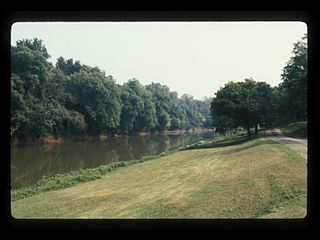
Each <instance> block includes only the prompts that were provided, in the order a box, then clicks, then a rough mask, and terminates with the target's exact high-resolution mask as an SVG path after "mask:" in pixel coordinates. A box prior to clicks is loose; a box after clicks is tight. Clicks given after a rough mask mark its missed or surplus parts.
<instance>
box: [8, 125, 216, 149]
mask: <svg viewBox="0 0 320 240" xmlns="http://www.w3.org/2000/svg"><path fill="white" fill-rule="evenodd" d="M200 132H213V130H212V129H208V128H195V129H189V130H185V129H179V130H170V131H169V130H167V131H155V132H138V133H135V134H132V135H129V134H112V135H106V134H101V135H99V136H80V137H55V136H45V137H42V138H40V139H38V140H34V139H26V140H23V141H22V140H19V139H17V138H15V139H11V145H12V146H18V145H46V144H57V143H61V142H64V141H80V142H92V141H106V140H108V139H115V138H128V137H133V136H149V135H181V134H188V133H200Z"/></svg>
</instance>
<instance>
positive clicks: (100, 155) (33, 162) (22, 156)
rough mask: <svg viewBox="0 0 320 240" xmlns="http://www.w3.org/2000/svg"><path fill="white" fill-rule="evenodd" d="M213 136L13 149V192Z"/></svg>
mask: <svg viewBox="0 0 320 240" xmlns="http://www.w3.org/2000/svg"><path fill="white" fill-rule="evenodd" d="M211 136H212V135H211V133H193V134H183V135H149V136H134V137H126V138H113V139H108V140H106V141H95V142H72V141H66V142H63V143H60V144H55V145H43V146H19V147H11V186H12V188H13V189H15V188H20V187H24V186H28V185H31V184H34V183H36V182H37V181H38V180H39V179H41V178H42V177H43V176H47V177H49V176H52V175H54V174H56V173H64V172H68V171H72V170H79V169H85V168H93V167H97V166H99V165H101V164H106V163H110V162H114V161H126V160H131V159H139V158H141V157H142V156H146V155H155V154H159V153H161V152H167V151H169V150H172V149H177V148H179V147H181V146H186V145H188V144H191V143H195V142H197V141H199V140H200V139H204V138H208V137H211Z"/></svg>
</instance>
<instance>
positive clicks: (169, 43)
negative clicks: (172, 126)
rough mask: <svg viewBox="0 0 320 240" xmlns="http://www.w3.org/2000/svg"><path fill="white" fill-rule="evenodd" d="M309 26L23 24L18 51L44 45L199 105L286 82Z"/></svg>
mask: <svg viewBox="0 0 320 240" xmlns="http://www.w3.org/2000/svg"><path fill="white" fill-rule="evenodd" d="M305 33H307V25H306V24H305V23H303V22H41V23H40V22H32V23H31V22H23V23H22V22H20V23H19V22H18V23H14V24H13V25H12V31H11V44H12V45H13V46H14V45H16V41H18V40H22V39H32V38H39V39H42V40H43V42H44V44H45V46H46V48H47V50H48V52H49V54H50V55H51V58H50V59H49V61H50V62H52V63H53V64H55V63H56V61H57V58H59V57H60V56H62V57H64V58H66V59H69V58H73V59H74V60H79V61H80V62H81V63H82V64H86V65H90V66H93V67H94V66H98V67H99V68H100V69H102V70H104V71H105V72H106V74H107V75H112V76H113V77H114V78H115V80H116V82H117V83H119V84H123V83H124V82H126V81H128V80H129V79H132V78H136V79H138V80H139V81H140V83H142V84H144V85H146V84H150V83H151V82H159V83H161V84H165V85H167V86H168V87H170V89H171V91H176V92H178V94H179V96H181V95H182V94H184V93H187V94H190V95H192V96H193V97H194V98H196V99H203V98H204V97H213V96H214V93H216V92H217V91H218V90H219V88H220V87H222V86H224V84H226V83H227V82H229V81H235V82H237V81H243V80H244V79H245V78H253V79H254V80H256V81H264V82H267V83H268V84H270V85H271V86H276V85H278V84H279V83H280V82H281V73H282V69H283V68H284V66H285V65H286V63H287V62H288V60H289V59H290V57H291V56H292V49H293V44H294V43H296V42H297V41H299V40H300V39H301V38H302V37H303V35H304V34H305Z"/></svg>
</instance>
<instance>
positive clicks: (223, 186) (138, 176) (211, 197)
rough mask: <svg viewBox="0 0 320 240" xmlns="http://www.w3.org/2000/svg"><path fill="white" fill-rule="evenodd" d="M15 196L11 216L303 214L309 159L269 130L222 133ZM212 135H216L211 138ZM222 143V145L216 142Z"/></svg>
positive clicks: (270, 216) (194, 216)
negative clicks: (250, 134) (231, 136)
mask: <svg viewBox="0 0 320 240" xmlns="http://www.w3.org/2000/svg"><path fill="white" fill-rule="evenodd" d="M219 141H220V142H219V143H220V146H215V147H210V146H207V148H201V147H200V145H202V144H207V145H210V144H214V141H205V142H203V143H201V144H198V147H199V148H196V147H194V149H193V150H184V151H178V152H175V153H173V154H169V155H167V156H162V157H160V158H158V159H156V160H153V161H146V162H140V163H136V164H132V165H130V166H126V167H124V168H119V169H117V170H116V171H112V172H110V173H108V174H105V175H104V176H102V177H101V178H100V179H96V180H93V181H89V182H85V183H80V184H77V185H75V186H72V187H68V188H65V189H59V190H54V191H47V192H42V193H39V194H35V195H33V196H31V197H27V198H24V199H20V200H16V201H13V202H12V204H11V211H12V215H13V216H14V217H16V218H303V217H304V216H305V215H306V195H307V182H306V181H307V177H306V176H307V175H306V174H307V168H306V160H305V159H304V158H303V157H301V156H299V155H298V154H297V153H296V152H295V151H294V150H292V149H290V148H288V147H287V146H286V145H284V144H281V143H279V142H277V141H274V140H272V139H270V138H267V137H258V138H254V139H249V138H248V139H245V137H244V136H243V137H242V138H241V137H239V138H238V140H237V141H238V143H235V141H233V142H229V143H228V141H229V140H228V141H225V142H224V143H223V140H222V139H220V140H219ZM216 143H217V142H216ZM221 144H223V145H221Z"/></svg>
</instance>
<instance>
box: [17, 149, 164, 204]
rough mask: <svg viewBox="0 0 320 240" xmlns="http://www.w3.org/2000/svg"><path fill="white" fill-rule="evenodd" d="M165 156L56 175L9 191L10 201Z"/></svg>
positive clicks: (154, 156)
mask: <svg viewBox="0 0 320 240" xmlns="http://www.w3.org/2000/svg"><path fill="white" fill-rule="evenodd" d="M167 154H169V153H162V154H158V155H153V156H144V157H142V158H141V159H138V160H129V161H120V162H112V163H109V164H106V165H100V166H99V167H96V168H88V169H80V170H78V171H71V172H68V173H63V174H56V175H54V176H52V177H49V178H43V179H41V180H40V181H38V182H37V183H36V184H34V185H32V186H29V187H25V188H19V189H16V190H13V191H11V200H12V201H15V200H18V199H22V198H26V197H30V196H32V195H35V194H38V193H41V192H46V191H49V190H57V189H62V188H67V187H71V186H74V185H76V184H79V183H81V182H88V181H91V180H95V179H99V178H101V177H102V176H103V175H105V174H106V173H108V172H112V171H114V170H116V169H117V168H120V167H125V166H129V165H132V164H135V163H140V162H144V161H147V160H152V159H157V158H160V157H163V156H165V155H167Z"/></svg>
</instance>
